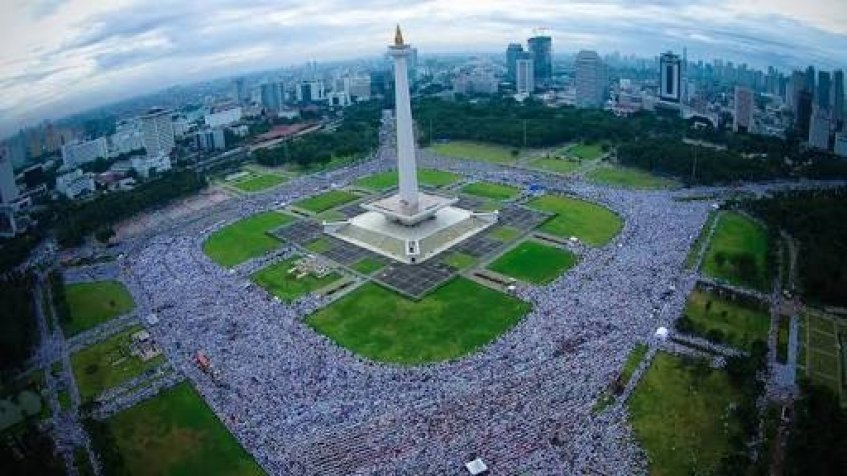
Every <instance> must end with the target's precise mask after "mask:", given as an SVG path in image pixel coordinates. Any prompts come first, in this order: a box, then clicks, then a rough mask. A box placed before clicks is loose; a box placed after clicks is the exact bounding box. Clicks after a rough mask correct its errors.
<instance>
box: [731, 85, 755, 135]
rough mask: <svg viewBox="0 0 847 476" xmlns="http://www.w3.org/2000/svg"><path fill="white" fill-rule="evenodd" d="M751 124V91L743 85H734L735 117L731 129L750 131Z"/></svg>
mask: <svg viewBox="0 0 847 476" xmlns="http://www.w3.org/2000/svg"><path fill="white" fill-rule="evenodd" d="M752 125H753V91H752V90H751V89H750V88H747V87H744V86H736V87H735V118H734V120H733V122H732V130H733V131H735V132H751V129H750V128H751V127H752Z"/></svg>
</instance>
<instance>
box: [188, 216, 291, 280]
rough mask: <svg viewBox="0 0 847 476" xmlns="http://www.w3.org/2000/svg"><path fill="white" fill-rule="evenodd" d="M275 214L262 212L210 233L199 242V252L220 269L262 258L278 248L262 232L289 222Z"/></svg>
mask: <svg viewBox="0 0 847 476" xmlns="http://www.w3.org/2000/svg"><path fill="white" fill-rule="evenodd" d="M293 220H294V217H292V216H290V215H285V214H282V213H278V212H264V213H259V214H256V215H253V216H251V217H248V218H244V219H243V220H239V221H237V222H235V223H233V224H231V225H229V226H226V227H224V228H222V229H220V230H218V231H216V232H214V233H212V235H211V236H210V237H209V239H207V240H206V242H205V243H203V252H204V253H206V255H207V256H208V257H209V258H211V259H212V261H214V262H215V263H218V264H219V265H221V266H226V267H230V266H234V265H237V264H239V263H243V262H245V261H247V260H249V259H251V258H255V257H257V256H262V255H263V254H265V253H267V252H268V251H270V250H272V249H274V248H276V247H277V246H279V243H280V242H279V240H277V239H276V238H274V237H272V236H270V235H268V234H267V233H266V232H267V231H269V230H273V229H274V228H277V227H279V226H281V225H284V224H286V223H288V222H290V221H293Z"/></svg>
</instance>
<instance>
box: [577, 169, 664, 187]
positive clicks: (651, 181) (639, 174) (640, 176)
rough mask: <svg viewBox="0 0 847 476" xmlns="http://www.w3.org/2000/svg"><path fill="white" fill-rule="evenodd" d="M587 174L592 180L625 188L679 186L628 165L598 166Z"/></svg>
mask: <svg viewBox="0 0 847 476" xmlns="http://www.w3.org/2000/svg"><path fill="white" fill-rule="evenodd" d="M587 176H588V179H589V180H591V181H592V182H597V183H603V184H607V185H613V186H618V187H626V188H638V189H661V188H671V187H676V186H679V182H676V181H675V180H671V179H667V178H663V177H657V176H655V175H653V174H650V173H648V172H644V171H643V170H638V169H633V168H629V167H599V168H596V169H594V170H592V171H590V172H588V174H587Z"/></svg>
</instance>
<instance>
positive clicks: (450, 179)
mask: <svg viewBox="0 0 847 476" xmlns="http://www.w3.org/2000/svg"><path fill="white" fill-rule="evenodd" d="M459 178H460V177H459V176H458V175H456V174H454V173H451V172H445V171H443V170H434V169H421V168H419V169H418V184H420V185H422V186H424V187H445V186H447V185H451V184H453V183H455V182H457V181H458V180H459ZM398 180H399V178H398V173H397V171H396V170H389V171H387V172H381V173H378V174H374V175H369V176H367V177H364V178H361V179H358V180H356V181H355V182H354V183H355V184H356V186H359V187H363V188H367V189H371V190H376V191H383V190H388V189H391V188H394V187H396V186H397V184H398Z"/></svg>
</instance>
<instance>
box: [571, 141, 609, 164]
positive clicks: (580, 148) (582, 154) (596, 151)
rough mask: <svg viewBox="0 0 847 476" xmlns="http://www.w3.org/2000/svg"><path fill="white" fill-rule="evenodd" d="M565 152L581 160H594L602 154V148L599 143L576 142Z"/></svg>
mask: <svg viewBox="0 0 847 476" xmlns="http://www.w3.org/2000/svg"><path fill="white" fill-rule="evenodd" d="M566 153H567V154H568V155H570V156H571V157H576V158H578V159H582V160H595V159H599V158H600V156H601V155H603V148H602V147H601V146H600V145H599V144H577V145H574V146H572V147H570V148H568V149H567V152H566Z"/></svg>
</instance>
